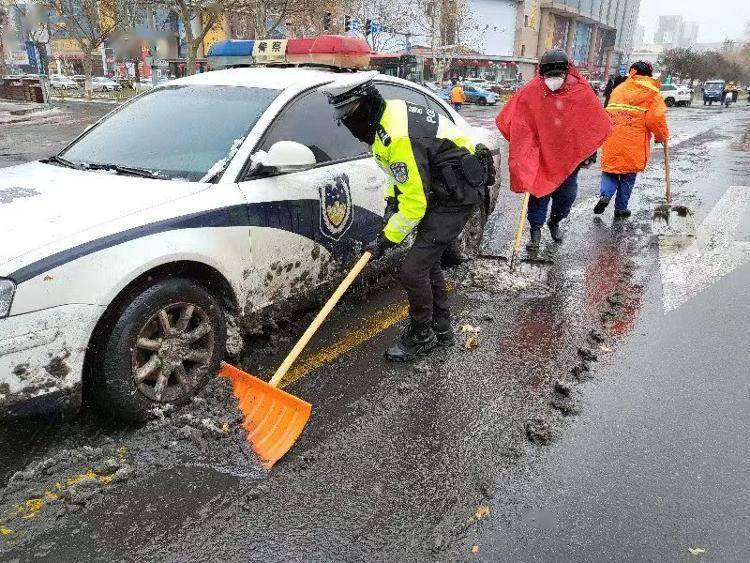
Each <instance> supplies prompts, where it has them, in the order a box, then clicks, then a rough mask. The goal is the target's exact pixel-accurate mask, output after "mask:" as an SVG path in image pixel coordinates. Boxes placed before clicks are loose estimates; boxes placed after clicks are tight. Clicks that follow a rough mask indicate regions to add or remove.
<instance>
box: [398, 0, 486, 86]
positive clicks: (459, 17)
mask: <svg viewBox="0 0 750 563" xmlns="http://www.w3.org/2000/svg"><path fill="white" fill-rule="evenodd" d="M412 21H413V25H414V26H415V27H416V29H418V30H419V31H420V33H421V34H422V35H424V36H425V37H426V39H427V42H428V45H427V46H428V47H429V48H430V55H429V56H430V59H431V60H432V70H433V77H434V79H435V81H436V82H438V83H441V82H442V81H443V80H444V79H445V77H446V74H447V73H448V71H449V70H450V66H451V63H452V62H453V59H454V58H455V57H456V56H457V55H460V54H462V53H464V52H465V51H466V50H467V49H466V48H465V46H464V45H465V44H466V43H467V42H468V41H469V39H470V38H471V36H472V34H474V33H475V32H476V25H475V24H474V15H473V11H472V9H471V6H470V4H469V2H468V0H418V1H417V3H416V5H415V11H414V12H412Z"/></svg>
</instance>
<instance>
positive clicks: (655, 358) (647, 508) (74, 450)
mask: <svg viewBox="0 0 750 563" xmlns="http://www.w3.org/2000/svg"><path fill="white" fill-rule="evenodd" d="M94 113H95V112H94ZM466 113H467V117H468V118H469V119H470V120H471V121H473V122H475V123H477V124H488V125H489V124H491V120H492V118H493V117H494V113H495V110H492V109H480V108H468V109H467V112H466ZM669 116H670V125H671V127H672V129H673V133H674V139H673V154H672V171H673V182H674V190H675V192H676V199H678V200H679V201H682V202H684V203H687V204H688V205H690V206H691V208H693V209H694V211H695V212H696V215H697V219H698V221H699V222H700V221H702V220H703V219H704V218H705V217H706V216H707V215H708V213H709V211H710V209H711V208H712V207H713V206H714V205H715V204H716V203H717V201H719V200H720V198H721V197H722V195H723V194H724V193H725V192H726V191H727V189H728V188H729V187H730V186H732V185H737V186H750V177H749V176H750V166H748V161H749V160H750V111H748V110H747V109H746V108H744V107H742V106H735V107H734V108H732V109H731V110H729V111H726V110H723V111H722V110H719V109H718V108H712V109H710V110H709V109H703V108H702V107H694V108H679V109H677V108H676V109H674V110H670V114H669ZM93 118H94V116H93V115H91V116H88V115H87V116H86V117H84V119H83V120H81V122H85V120H86V119H93ZM71 119H73V118H71ZM81 122H77V124H80V123H81ZM38 127H40V128H41V127H44V125H43V124H39V125H38ZM70 129H71V130H72V129H73V127H70ZM41 130H42V129H35V130H33V131H34V132H35V134H38V132H40V131H41ZM49 130H50V131H51V130H52V129H49ZM54 131H55V134H54V135H55V136H54V138H53V136H50V139H49V140H48V146H50V147H51V146H52V144H53V142H57V143H63V142H64V141H65V138H64V137H65V136H64V135H62V134H61V131H62V129H61V128H59V127H58V128H54ZM15 144H16V145H17V146H20V147H30V146H31V145H32V144H33V142H32V140H31V139H26V138H25V136H24V135H19V136H17V139H16V143H15ZM17 152H23V154H25V155H34V154H35V153H34V151H33V150H31V149H27V148H24V149H22V150H19V151H17ZM21 158H25V157H23V156H22V157H21ZM10 163H11V162H8V161H0V164H2V165H7V164H10ZM662 164H663V162H662V160H661V158H660V156H659V155H658V154H655V156H654V158H653V161H652V163H651V166H650V167H649V169H648V170H647V171H646V172H645V173H644V174H642V175H641V177H640V178H639V182H638V184H637V187H636V193H635V195H634V199H633V203H632V208H633V210H634V214H633V218H632V219H631V220H630V221H627V222H616V223H615V222H612V218H611V217H612V216H611V209H610V210H608V211H607V213H605V215H604V216H603V217H602V218H593V216H592V215H591V213H590V209H591V207H593V203H594V201H595V199H596V194H597V188H598V171H597V170H588V171H583V172H582V174H581V176H580V180H579V184H580V193H579V199H578V202H577V204H576V207H575V208H574V212H573V214H572V216H571V220H570V222H569V224H568V238H567V240H566V242H565V244H564V245H562V246H557V245H553V244H551V243H549V241H548V237H547V235H546V234H545V237H547V240H545V244H546V247H545V252H547V253H549V254H550V255H552V256H553V257H554V258H555V267H554V271H553V279H552V282H551V285H552V288H553V291H552V292H540V291H536V290H534V291H529V290H524V291H508V288H507V284H505V282H506V281H507V279H506V277H507V276H506V275H505V273H504V272H503V271H502V270H501V268H500V267H498V266H497V265H496V264H494V263H489V264H487V263H483V264H480V265H478V266H474V267H473V268H474V274H475V275H474V276H473V277H472V276H470V275H469V274H467V272H466V271H458V272H454V273H453V274H452V277H453V280H454V283H455V284H456V286H457V287H456V290H455V291H454V317H455V321H456V324H457V325H461V324H471V325H475V326H479V327H480V328H481V332H480V345H479V347H478V348H476V349H474V350H471V351H468V350H464V349H462V348H460V347H457V348H454V349H451V350H442V351H439V352H438V353H436V354H435V355H433V356H432V357H431V359H430V361H423V362H420V363H419V364H417V365H416V366H411V365H405V366H400V365H399V366H394V365H390V364H387V363H386V362H385V361H384V360H383V359H382V356H381V354H382V349H383V347H384V346H385V345H386V344H387V343H389V342H390V341H391V340H392V339H393V338H395V337H396V336H397V334H398V330H399V323H398V321H399V319H400V318H402V316H403V311H402V303H401V302H402V299H403V296H402V294H401V292H400V290H399V289H398V288H397V287H395V286H394V285H393V284H391V283H389V282H388V280H387V279H386V280H384V281H383V282H382V283H381V285H380V286H379V289H377V290H370V291H369V292H368V291H363V292H360V293H356V294H353V295H352V296H350V298H349V299H348V300H346V302H345V303H344V306H343V307H342V308H341V309H340V310H338V311H337V312H336V314H335V315H334V317H333V318H332V319H331V322H330V323H329V324H328V325H327V326H326V327H325V330H324V331H323V333H322V334H321V335H320V337H319V338H317V339H316V342H315V343H314V344H313V345H312V347H311V350H310V351H309V353H308V361H307V368H306V369H303V370H301V371H299V372H298V375H297V377H299V379H298V380H297V381H295V382H294V383H292V384H291V385H290V386H289V388H288V390H290V391H291V392H293V393H295V394H297V395H299V396H302V397H304V398H305V399H306V400H308V401H310V402H311V403H312V404H313V405H314V410H313V416H312V418H311V421H310V424H309V425H308V427H307V429H306V431H305V433H304V435H303V437H302V439H301V440H300V441H299V443H298V444H297V445H296V446H295V448H294V449H293V450H292V451H291V452H290V454H289V455H288V456H287V457H286V458H284V459H283V460H282V461H281V462H280V463H279V464H278V465H277V466H276V467H275V468H274V469H273V471H272V472H271V473H267V472H265V471H264V470H262V469H260V468H259V467H258V466H257V465H255V464H254V462H253V458H252V454H251V453H249V452H248V451H247V448H246V447H245V445H244V443H243V441H242V435H241V432H240V431H239V430H238V429H237V428H236V425H235V423H236V420H237V417H236V412H235V411H234V410H233V409H234V405H233V403H232V399H231V397H230V396H229V394H228V392H227V390H226V387H225V386H223V385H222V384H221V382H217V383H216V384H214V385H212V386H211V387H210V388H209V389H208V390H207V391H206V392H205V393H203V394H202V397H201V400H200V401H199V402H197V403H196V404H194V405H193V406H191V407H189V408H186V409H183V411H181V412H180V413H176V414H172V413H166V416H165V419H164V420H157V421H154V422H153V423H150V424H149V425H147V426H145V427H135V426H134V427H130V426H125V427H123V426H120V425H118V424H117V423H115V422H114V421H103V420H101V419H98V418H96V417H94V416H93V415H91V414H89V413H86V412H84V413H83V414H82V415H81V416H80V417H78V418H76V419H73V420H71V421H59V420H43V421H33V422H31V421H30V422H27V423H25V424H23V425H19V426H15V427H12V428H5V429H3V430H2V432H0V448H1V449H3V450H4V451H6V452H8V451H9V452H10V454H11V455H9V456H6V455H4V456H3V460H2V462H0V474H1V475H2V476H3V483H5V481H7V480H8V478H9V477H10V475H11V474H12V473H13V472H14V471H17V470H21V469H23V468H24V467H26V468H27V471H29V476H28V478H26V479H24V480H21V481H18V480H14V482H12V483H11V486H8V487H7V489H6V491H5V495H4V496H3V499H2V505H0V508H2V509H3V511H4V514H5V515H7V514H9V513H13V511H14V510H15V511H16V513H17V516H16V517H15V518H13V519H8V518H7V517H6V519H5V520H2V519H0V522H4V523H3V527H5V528H6V529H7V530H9V531H10V533H8V534H6V535H3V536H2V539H1V540H0V541H2V542H4V543H3V545H2V547H0V549H5V550H6V551H7V555H8V558H9V559H13V558H16V559H18V560H33V559H48V560H105V559H118V560H139V561H142V560H159V561H163V560H170V561H171V560H174V561H188V560H196V561H200V560H207V559H218V560H228V561H240V560H242V561H247V560H274V561H277V560H278V561H281V560H284V561H286V560H293V561H296V560H299V561H303V560H304V561H309V560H389V561H392V560H430V559H436V560H450V561H454V560H468V559H479V560H487V561H574V560H575V561H601V560H617V561H620V560H628V561H640V560H647V561H682V560H697V559H698V558H700V559H702V560H710V561H741V560H746V553H747V550H748V548H749V547H750V540H748V536H747V533H746V532H747V529H748V528H749V526H748V525H749V524H750V522H748V514H747V510H746V507H747V505H748V500H750V499H749V498H748V497H749V496H750V495H749V494H748V485H747V476H748V474H750V468H749V467H748V455H747V451H748V440H747V436H748V432H750V416H749V415H748V412H750V404H749V403H750V399H749V397H750V393H748V391H750V384H749V383H748V378H747V364H748V359H749V358H748V349H749V348H750V346H748V344H749V343H750V340H748V337H747V332H748V330H747V329H748V322H747V315H748V313H749V312H750V311H749V310H748V309H749V307H748V297H750V295H748V287H750V284H749V282H750V266H748V264H747V263H744V265H740V266H739V267H738V268H736V269H734V270H733V271H732V272H730V273H728V274H727V275H726V276H724V277H721V278H720V279H718V280H717V281H716V282H715V283H714V284H713V285H710V286H709V287H708V288H706V289H704V290H703V291H702V292H701V293H699V294H698V295H697V296H696V297H694V298H692V299H690V300H688V301H686V302H685V303H683V304H682V305H681V306H680V307H678V308H676V309H674V310H670V311H669V312H667V313H665V309H664V296H663V289H662V274H663V272H662V270H660V249H659V247H658V245H657V243H656V241H655V240H654V238H653V237H651V235H650V228H649V223H650V218H651V209H652V208H653V205H654V204H655V203H657V202H658V201H659V197H660V194H661V190H662V189H663V187H662V186H663V183H662V182H663V174H662V173H661V166H662ZM517 209H518V199H517V197H516V196H512V195H511V194H508V193H503V195H502V197H501V200H500V202H499V204H498V209H497V211H496V213H495V214H494V215H493V217H492V218H491V221H490V225H489V226H488V229H487V231H486V240H485V246H486V250H487V252H491V253H505V251H506V249H507V245H508V241H510V239H511V238H512V231H513V229H514V225H513V221H514V218H515V214H516V213H517ZM749 212H750V210H748V209H747V208H746V209H745V210H744V212H743V220H742V221H741V223H740V228H739V229H738V230H737V232H736V233H735V238H736V239H737V240H740V241H747V242H750V228H749V227H748V225H750V223H749V222H748V221H747V219H748V218H750V216H749V215H748V213H749ZM662 252H663V251H662ZM662 261H663V260H662ZM479 274H481V275H479ZM467 279H469V280H470V281H469V282H468V283H467ZM504 284H505V285H504ZM302 324H303V323H302V322H294V321H292V320H289V321H285V322H281V323H280V325H281V326H280V328H279V330H278V331H277V332H276V333H275V334H273V335H270V336H268V337H267V338H261V339H257V340H253V341H249V342H248V348H249V349H248V351H247V353H246V355H245V359H244V362H243V367H245V368H246V369H248V370H250V371H253V372H254V373H267V372H268V371H269V369H270V366H273V365H274V364H275V363H277V362H278V361H279V358H280V357H282V356H283V352H284V351H285V350H286V349H288V348H289V347H290V346H291V343H292V341H293V338H294V337H295V336H296V335H297V334H299V333H300V332H301V330H302V329H303V327H302V326H300V325H302ZM358 335H361V337H360V338H358V337H357V336H358ZM347 339H348V340H347ZM353 343H354V344H353ZM250 348H252V349H250ZM568 395H569V396H568ZM206 421H208V422H206ZM225 422H226V423H228V424H231V429H230V430H228V431H227V432H222V431H221V429H220V428H222V427H223V426H222V425H223V423H225ZM196 429H199V430H196ZM193 430H195V431H193ZM102 459H113V460H114V463H115V464H116V465H117V464H119V465H117V467H119V468H120V469H121V471H118V473H115V475H119V474H122V476H123V478H122V479H115V480H112V482H106V483H105V482H104V481H106V479H102V478H101V476H105V475H106V474H107V471H106V468H103V469H100V468H99V467H98V466H97V464H101V460H102ZM45 460H52V461H51V462H49V463H46V462H45ZM40 462H42V466H40V465H39V463H40ZM88 467H93V468H94V470H95V474H96V475H97V476H99V484H100V486H99V487H98V488H96V487H95V490H93V491H92V494H91V495H87V494H80V493H81V491H75V493H76V495H78V496H75V495H71V494H68V495H67V496H66V497H65V498H66V499H67V500H66V501H64V502H61V501H59V500H58V499H52V497H51V496H50V497H47V496H46V495H47V491H57V490H67V491H68V492H69V491H70V490H71V489H75V488H78V487H80V485H79V484H78V483H77V482H75V483H73V484H72V485H70V484H69V483H70V482H71V480H73V481H75V479H76V478H77V476H78V475H80V474H81V473H82V472H85V471H86V469H87V468H88ZM122 468H126V469H128V470H129V471H122ZM89 481H91V479H89ZM94 481H96V479H94ZM66 482H67V483H66ZM55 483H62V484H61V486H60V489H55ZM94 485H96V483H94ZM60 496H65V495H64V494H63V495H60ZM36 498H43V499H47V498H49V500H45V502H44V503H42V506H41V507H38V508H37V507H36V506H32V507H31V508H29V505H28V503H25V501H28V500H29V499H36ZM79 501H80V502H79ZM17 506H21V509H20V511H19V509H18V508H16V507H17ZM35 508H36V509H35ZM2 529H3V528H2V527H0V532H2ZM688 548H702V549H705V554H703V555H701V556H693V555H691V554H690V553H689V552H688Z"/></svg>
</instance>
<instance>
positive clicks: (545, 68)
mask: <svg viewBox="0 0 750 563" xmlns="http://www.w3.org/2000/svg"><path fill="white" fill-rule="evenodd" d="M568 65H569V61H568V55H567V53H566V52H565V51H563V50H562V49H552V50H550V51H547V52H546V53H544V54H543V55H542V58H541V59H540V61H539V74H541V75H542V76H545V75H547V74H549V73H565V72H568Z"/></svg>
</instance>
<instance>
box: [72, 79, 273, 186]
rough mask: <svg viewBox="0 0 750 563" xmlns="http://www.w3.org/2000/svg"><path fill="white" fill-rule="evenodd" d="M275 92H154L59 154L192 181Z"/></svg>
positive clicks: (218, 160) (224, 152) (222, 158)
mask: <svg viewBox="0 0 750 563" xmlns="http://www.w3.org/2000/svg"><path fill="white" fill-rule="evenodd" d="M280 92H281V91H280V90H273V89H268V88H247V87H244V86H212V85H201V86H192V85H191V86H170V87H166V88H157V89H155V90H152V91H151V92H149V93H147V94H145V95H143V96H141V97H140V98H138V99H136V100H135V101H133V102H132V103H130V104H127V105H125V106H123V107H122V108H121V109H120V110H119V111H117V112H116V113H113V114H112V115H110V116H109V117H107V118H106V119H105V120H104V121H102V122H101V123H100V124H99V125H97V126H96V127H94V128H92V129H91V130H90V131H89V132H88V133H87V134H86V135H84V136H83V137H82V138H81V139H80V140H78V141H77V142H76V143H74V144H73V145H71V146H70V147H69V148H68V149H67V150H65V151H64V152H62V153H61V155H60V156H62V157H64V158H65V159H66V160H68V161H70V162H72V163H74V164H77V165H83V166H85V165H98V166H100V167H103V166H106V165H109V166H118V167H131V168H139V169H144V170H148V171H152V172H155V173H156V176H158V177H160V178H171V179H185V180H190V181H198V180H200V179H202V178H205V177H206V176H207V174H208V172H209V170H210V171H212V172H213V171H215V170H217V169H218V168H220V167H221V165H222V162H226V159H227V158H228V157H229V156H230V153H231V151H232V150H233V147H234V148H236V147H237V146H238V145H239V142H240V140H241V139H242V138H243V137H244V136H245V135H246V134H247V133H248V132H249V131H250V129H252V127H253V126H254V125H255V123H256V122H257V121H258V118H259V117H260V116H261V115H262V114H263V112H264V111H265V110H266V108H267V107H268V106H269V104H270V103H271V102H272V101H273V100H274V99H275V98H276V96H278V95H279V94H280Z"/></svg>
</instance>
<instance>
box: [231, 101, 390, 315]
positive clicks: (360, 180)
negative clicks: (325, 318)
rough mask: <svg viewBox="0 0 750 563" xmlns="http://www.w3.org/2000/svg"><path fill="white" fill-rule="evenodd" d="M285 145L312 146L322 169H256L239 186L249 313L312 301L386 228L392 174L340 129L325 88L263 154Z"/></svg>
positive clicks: (299, 105)
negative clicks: (246, 229) (246, 239)
mask: <svg viewBox="0 0 750 563" xmlns="http://www.w3.org/2000/svg"><path fill="white" fill-rule="evenodd" d="M280 141H293V142H296V143H300V144H302V145H304V146H306V147H308V148H309V149H310V150H311V151H312V153H313V155H314V156H315V161H316V164H315V165H314V167H312V168H311V169H310V170H306V171H301V172H286V173H283V172H279V171H278V170H274V169H268V168H264V167H262V168H259V169H258V168H253V167H249V170H248V172H247V173H246V174H245V175H244V176H243V177H242V181H241V182H240V183H239V185H240V188H241V189H242V191H243V193H244V194H245V197H246V198H247V201H248V207H249V214H250V246H251V250H250V252H251V266H250V268H249V269H248V271H246V274H245V275H246V283H247V288H248V303H247V305H248V307H247V310H248V311H253V310H258V309H260V308H263V307H265V306H266V305H269V304H271V303H276V302H280V301H283V300H286V299H287V298H304V297H305V296H306V295H307V294H309V293H310V291H311V290H312V289H313V288H315V287H316V286H317V285H319V284H320V283H323V282H326V281H329V280H331V279H334V278H336V277H337V276H338V274H342V275H343V274H344V273H345V271H346V268H347V267H348V265H349V262H350V260H351V259H352V257H353V255H355V254H357V253H358V252H359V251H360V248H361V246H362V245H363V244H366V243H367V242H369V241H371V240H373V239H374V238H375V237H376V236H377V233H378V232H379V230H380V229H381V228H382V216H383V212H384V210H385V199H384V194H385V185H386V176H385V174H383V172H382V171H381V170H380V169H379V168H378V166H377V164H375V161H374V160H373V158H372V156H370V154H369V147H368V146H367V145H366V144H364V143H361V142H360V141H358V140H357V139H355V138H354V137H353V136H352V134H351V133H350V132H349V130H348V129H346V128H345V127H343V126H339V125H338V123H337V122H336V119H335V117H334V113H333V110H332V108H331V106H330V104H329V103H328V101H327V99H326V98H325V97H324V96H323V94H321V93H320V92H318V91H317V90H311V91H307V92H305V93H303V94H301V95H300V96H298V97H297V98H295V99H294V100H292V101H291V102H290V103H289V104H288V105H287V106H286V107H285V108H284V109H283V110H282V111H281V112H280V113H279V115H278V116H277V117H276V119H275V120H274V121H273V123H272V124H271V125H270V126H269V128H268V129H267V130H266V132H265V134H264V135H263V137H262V138H261V140H260V142H259V144H258V146H257V148H256V150H255V153H256V154H258V152H259V151H264V152H266V153H267V152H268V151H269V149H270V148H271V147H272V146H273V145H274V144H276V143H278V142H280Z"/></svg>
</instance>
